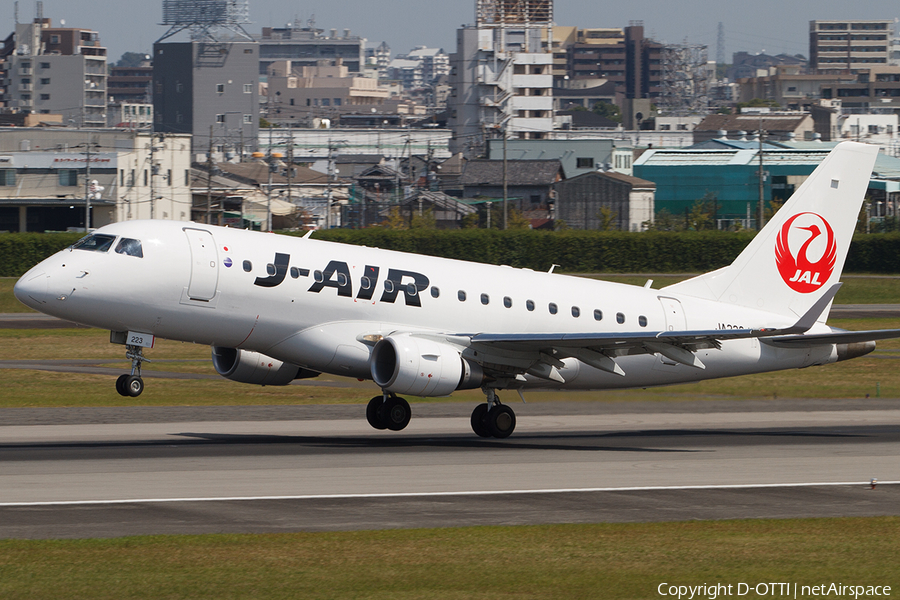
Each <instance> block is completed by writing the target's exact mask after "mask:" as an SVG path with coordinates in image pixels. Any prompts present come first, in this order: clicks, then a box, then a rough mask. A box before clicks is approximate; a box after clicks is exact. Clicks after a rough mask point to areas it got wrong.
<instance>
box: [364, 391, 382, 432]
mask: <svg viewBox="0 0 900 600" xmlns="http://www.w3.org/2000/svg"><path fill="white" fill-rule="evenodd" d="M383 409H384V396H375V397H374V398H372V399H371V400H369V405H368V406H366V420H367V421H368V422H369V425H371V426H372V427H374V428H375V429H387V424H386V423H385V422H384V410H383Z"/></svg>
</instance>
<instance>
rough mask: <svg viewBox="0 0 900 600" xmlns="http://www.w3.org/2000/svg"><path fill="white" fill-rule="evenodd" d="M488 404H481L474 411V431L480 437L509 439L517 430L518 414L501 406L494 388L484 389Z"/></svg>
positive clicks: (505, 406) (507, 407) (503, 405)
mask: <svg viewBox="0 0 900 600" xmlns="http://www.w3.org/2000/svg"><path fill="white" fill-rule="evenodd" d="M482 391H483V392H484V393H485V394H486V395H487V402H486V403H484V404H479V405H478V406H476V407H475V410H473V411H472V431H474V432H475V434H476V435H478V436H479V437H483V438H486V437H495V438H501V439H502V438H507V437H509V436H510V434H512V432H513V431H514V430H515V428H516V413H514V412H513V409H512V408H510V407H509V406H507V405H505V404H500V398H498V397H497V392H496V391H495V390H494V389H492V388H482Z"/></svg>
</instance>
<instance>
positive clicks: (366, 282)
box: [359, 275, 372, 290]
mask: <svg viewBox="0 0 900 600" xmlns="http://www.w3.org/2000/svg"><path fill="white" fill-rule="evenodd" d="M359 287H360V288H361V289H364V290H367V289H369V288H370V287H372V280H371V279H369V278H368V277H366V276H365V275H363V277H362V279H360V280H359Z"/></svg>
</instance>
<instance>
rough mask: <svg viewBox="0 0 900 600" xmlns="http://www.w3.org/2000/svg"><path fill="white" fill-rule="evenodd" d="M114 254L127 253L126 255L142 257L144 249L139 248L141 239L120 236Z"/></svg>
mask: <svg viewBox="0 0 900 600" xmlns="http://www.w3.org/2000/svg"><path fill="white" fill-rule="evenodd" d="M116 254H127V255H128V256H136V257H138V258H144V251H143V250H142V249H141V241H140V240H133V239H131V238H122V239H121V240H119V243H118V244H117V245H116Z"/></svg>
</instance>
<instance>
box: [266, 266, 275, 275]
mask: <svg viewBox="0 0 900 600" xmlns="http://www.w3.org/2000/svg"><path fill="white" fill-rule="evenodd" d="M266 273H268V274H269V275H274V274H275V265H273V264H272V263H269V264H267V265H266Z"/></svg>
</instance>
